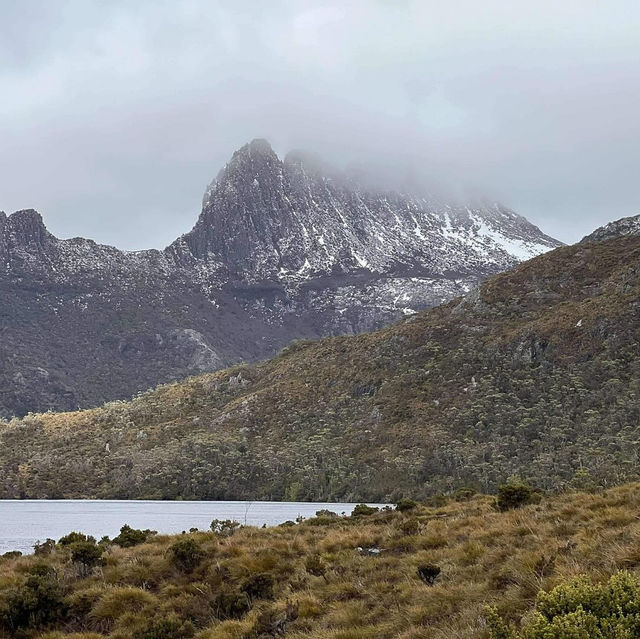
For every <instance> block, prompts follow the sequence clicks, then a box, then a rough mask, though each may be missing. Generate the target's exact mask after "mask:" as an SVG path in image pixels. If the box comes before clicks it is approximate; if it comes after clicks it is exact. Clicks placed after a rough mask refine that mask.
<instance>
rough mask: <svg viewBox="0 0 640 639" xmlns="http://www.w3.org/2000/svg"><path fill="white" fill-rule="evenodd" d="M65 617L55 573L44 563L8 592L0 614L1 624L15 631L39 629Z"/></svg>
mask: <svg viewBox="0 0 640 639" xmlns="http://www.w3.org/2000/svg"><path fill="white" fill-rule="evenodd" d="M65 614H66V606H65V602H64V597H63V592H62V588H61V587H60V584H59V582H58V577H57V574H56V572H55V570H54V569H53V568H52V567H51V566H48V565H46V564H37V565H36V566H33V567H32V569H31V571H30V574H29V576H28V577H27V579H26V580H25V582H24V583H23V584H22V585H21V586H19V587H18V588H16V589H15V590H11V591H9V593H8V594H7V596H6V599H5V606H4V609H3V610H2V612H1V613H0V620H1V621H2V625H3V626H4V627H5V628H6V629H8V630H9V631H10V632H11V633H12V636H13V633H15V631H17V630H20V629H27V628H39V627H42V626H45V625H48V624H50V623H53V622H54V621H58V620H60V619H62V618H63V617H64V615H65Z"/></svg>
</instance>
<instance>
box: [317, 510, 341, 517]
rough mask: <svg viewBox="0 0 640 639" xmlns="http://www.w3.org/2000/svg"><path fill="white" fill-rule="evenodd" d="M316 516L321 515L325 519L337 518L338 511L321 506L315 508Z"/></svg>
mask: <svg viewBox="0 0 640 639" xmlns="http://www.w3.org/2000/svg"><path fill="white" fill-rule="evenodd" d="M316 517H322V518H325V519H337V518H338V517H340V515H338V513H334V512H333V510H328V509H327V508H322V509H321V510H316Z"/></svg>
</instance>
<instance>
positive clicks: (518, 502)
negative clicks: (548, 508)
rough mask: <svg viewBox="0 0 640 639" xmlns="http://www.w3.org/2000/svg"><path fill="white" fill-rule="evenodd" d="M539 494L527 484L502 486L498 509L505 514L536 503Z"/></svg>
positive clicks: (499, 490) (498, 498)
mask: <svg viewBox="0 0 640 639" xmlns="http://www.w3.org/2000/svg"><path fill="white" fill-rule="evenodd" d="M536 497H537V493H536V492H535V491H534V490H533V488H531V486H527V484H502V486H500V487H499V488H498V496H497V498H496V507H497V509H498V510H500V511H502V512H504V511H505V510H512V509H514V508H520V506H524V505H526V504H530V503H532V502H533V501H535V499H536Z"/></svg>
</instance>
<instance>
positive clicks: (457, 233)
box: [0, 140, 559, 416]
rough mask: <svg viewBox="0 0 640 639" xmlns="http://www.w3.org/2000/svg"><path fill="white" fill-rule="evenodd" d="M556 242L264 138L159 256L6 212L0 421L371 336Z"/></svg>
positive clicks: (504, 216)
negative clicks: (367, 181) (329, 166)
mask: <svg viewBox="0 0 640 639" xmlns="http://www.w3.org/2000/svg"><path fill="white" fill-rule="evenodd" d="M558 245H559V242H557V241H556V240H553V239H552V238H550V237H548V236H546V235H544V234H543V233H541V232H540V231H539V229H537V228H536V227H535V226H533V225H532V224H530V223H529V222H527V221H526V220H525V219H524V218H522V217H520V216H518V215H516V214H515V213H513V212H512V211H510V210H508V209H506V208H504V207H502V206H501V205H499V204H490V205H487V204H481V205H475V206H471V205H453V204H447V203H442V202H438V201H435V200H433V199H429V198H426V197H421V198H417V197H410V196H406V195H402V194H398V193H383V192H375V191H372V190H371V189H364V188H362V187H360V186H359V185H358V184H357V183H355V182H354V181H353V180H350V179H348V178H347V177H345V176H343V175H340V174H337V173H332V172H330V171H327V170H325V169H322V168H321V167H320V165H319V164H318V163H316V162H313V161H309V160H308V159H307V158H306V157H305V156H304V155H303V154H289V155H288V156H287V157H286V158H285V159H284V160H280V158H278V156H277V155H276V154H275V153H274V152H273V150H272V149H271V147H270V146H269V144H268V143H267V142H266V141H264V140H254V141H253V142H252V143H250V144H248V145H246V146H245V147H243V148H242V149H240V150H239V151H237V152H236V153H235V154H234V156H233V158H232V159H231V161H230V162H229V164H228V165H227V166H226V167H225V168H224V169H223V170H222V171H221V172H220V175H219V176H218V178H217V180H215V181H214V182H213V183H212V184H211V186H210V187H209V188H208V190H207V192H206V194H205V197H204V202H203V210H202V214H201V216H200V218H199V220H198V221H197V223H196V225H195V226H194V228H193V230H192V231H191V232H190V233H187V234H186V235H184V236H182V237H181V238H179V239H178V240H176V241H175V242H174V243H173V244H171V245H170V246H169V247H167V249H165V250H164V251H156V250H150V251H140V252H133V253H131V252H123V251H119V250H117V249H115V248H113V247H109V246H102V245H98V244H96V243H95V242H93V241H91V240H85V239H81V238H74V239H70V240H59V239H57V238H55V237H54V236H53V235H51V234H50V233H49V232H48V231H47V230H46V228H45V226H44V224H43V221H42V218H41V217H40V215H39V214H38V213H37V212H35V211H32V210H25V211H18V212H16V213H14V214H12V215H10V216H6V215H5V214H4V213H0V416H11V415H22V414H24V413H26V412H28V411H46V410H49V409H52V410H67V409H75V408H77V407H85V406H91V405H96V404H99V403H101V402H103V401H105V400H111V399H118V398H126V397H129V396H131V395H133V394H135V393H136V392H139V391H141V390H144V389H147V388H149V387H151V386H153V385H155V384H158V383H161V382H166V381H170V380H173V379H178V378H181V377H184V376H187V375H189V374H194V373H198V372H203V371H207V370H214V369H216V368H220V367H222V366H225V365H228V364H230V363H233V362H236V361H239V360H255V359H259V358H264V357H267V356H269V355H271V354H273V353H274V352H276V351H277V350H278V349H280V348H282V347H283V346H285V345H286V344H287V343H289V342H290V341H291V340H292V339H296V338H300V337H311V338H315V337H321V336H325V335H336V334H349V333H356V332H361V331H366V330H372V329H374V328H377V327H379V326H381V325H383V324H386V323H390V322H392V321H394V320H395V319H397V318H398V317H401V316H402V315H406V314H411V313H413V312H415V311H417V310H420V309H423V308H428V307H430V306H434V305H436V304H439V303H441V302H443V301H446V300H448V299H451V298H452V297H454V296H456V295H458V294H460V293H464V292H466V291H468V290H469V289H470V288H471V287H472V286H473V285H475V284H476V283H477V282H478V281H479V280H481V279H483V278H484V277H486V276H488V275H491V274H493V273H496V272H500V271H502V270H505V269H506V268H509V267H510V266H513V265H514V264H515V263H517V262H518V261H520V260H522V259H526V258H528V257H531V256H533V255H536V254H538V253H541V252H544V251H546V250H548V249H550V248H553V247H555V246H558Z"/></svg>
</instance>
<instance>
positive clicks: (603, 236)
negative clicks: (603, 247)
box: [582, 215, 640, 243]
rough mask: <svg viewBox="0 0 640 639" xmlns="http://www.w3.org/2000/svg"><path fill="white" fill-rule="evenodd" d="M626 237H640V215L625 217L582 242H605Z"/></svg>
mask: <svg viewBox="0 0 640 639" xmlns="http://www.w3.org/2000/svg"><path fill="white" fill-rule="evenodd" d="M625 235H640V215H634V216H632V217H623V218H621V219H620V220H615V221H614V222H609V223H608V224H605V225H604V226H601V227H600V228H597V229H596V230H595V231H594V232H593V233H590V234H589V235H587V236H585V237H584V238H582V242H584V243H586V242H603V241H604V240H611V239H613V238H615V237H623V236H625Z"/></svg>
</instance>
